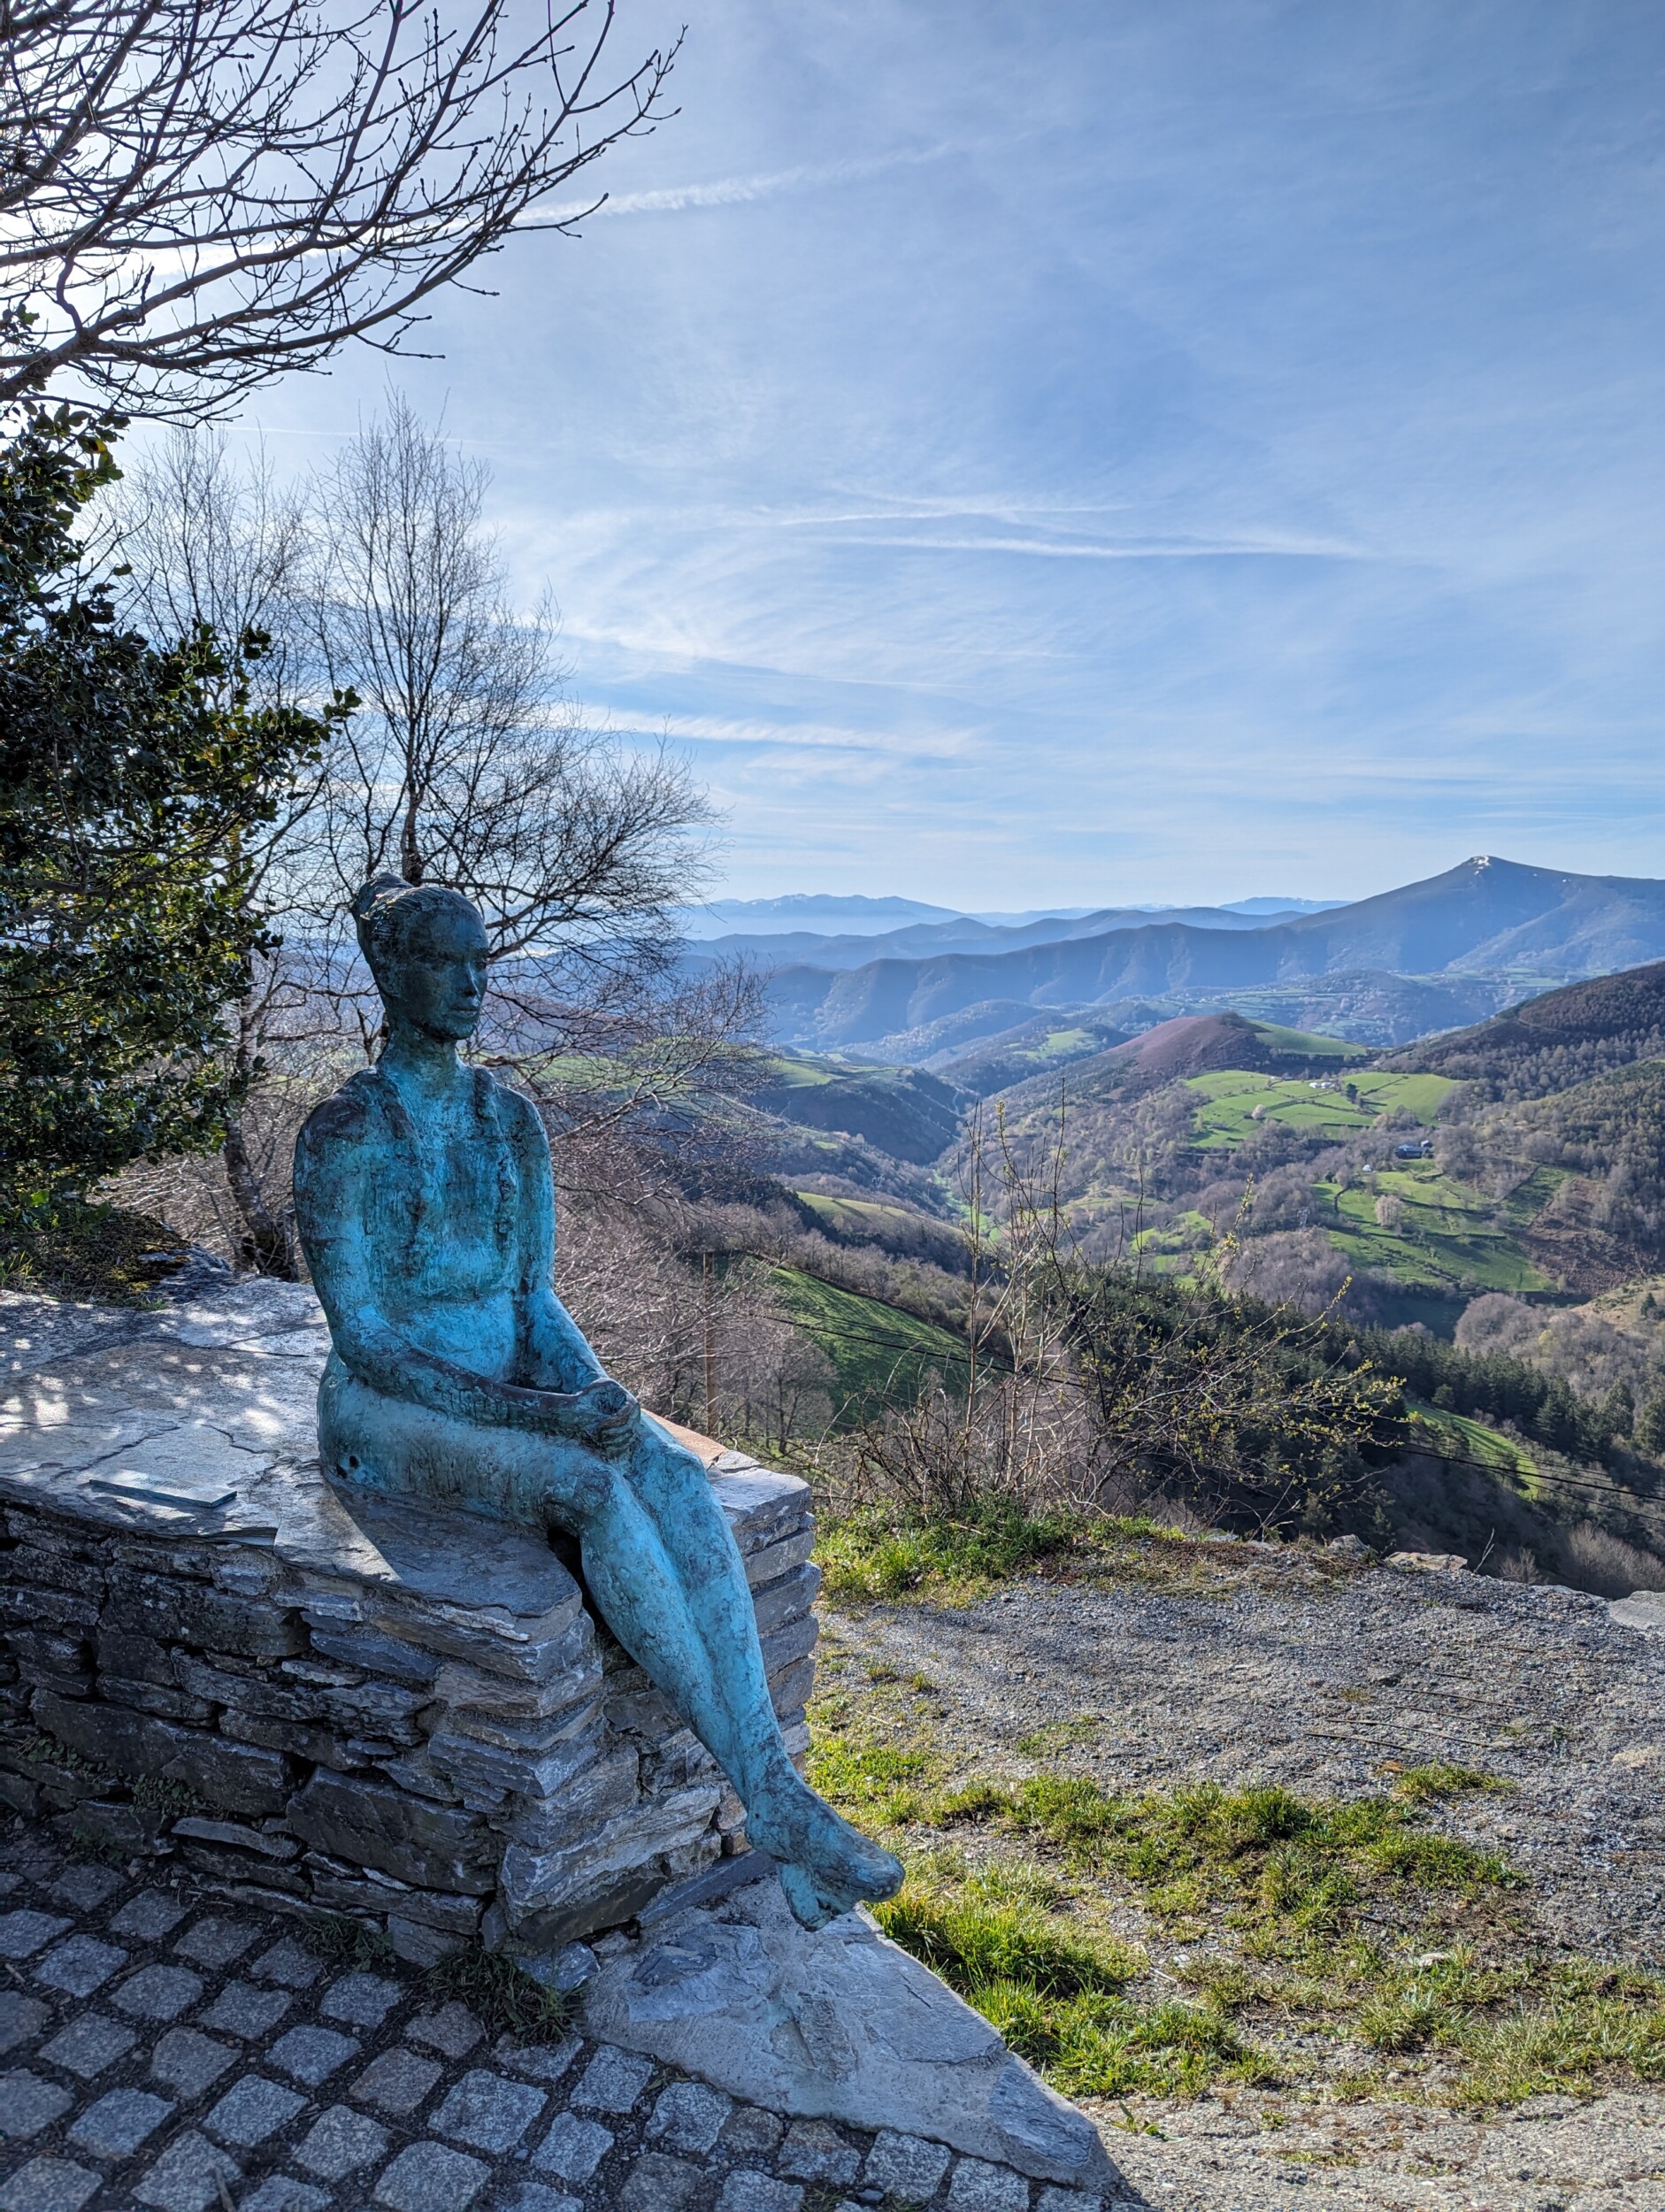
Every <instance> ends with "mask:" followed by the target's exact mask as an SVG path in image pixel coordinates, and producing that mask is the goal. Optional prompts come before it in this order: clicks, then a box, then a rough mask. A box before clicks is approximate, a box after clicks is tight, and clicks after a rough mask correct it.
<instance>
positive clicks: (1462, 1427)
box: [1405, 1398, 1538, 1478]
mask: <svg viewBox="0 0 1665 2212" xmlns="http://www.w3.org/2000/svg"><path fill="white" fill-rule="evenodd" d="M1405 1403H1406V1405H1407V1406H1408V1409H1410V1412H1411V1413H1412V1415H1413V1416H1414V1417H1415V1418H1416V1425H1417V1427H1418V1428H1419V1429H1427V1430H1431V1431H1432V1434H1431V1436H1430V1437H1429V1439H1428V1447H1429V1448H1430V1449H1431V1450H1432V1451H1436V1452H1438V1451H1442V1450H1443V1451H1445V1452H1447V1453H1449V1454H1450V1455H1451V1457H1452V1458H1453V1459H1468V1460H1474V1461H1477V1463H1479V1465H1481V1466H1482V1467H1492V1468H1495V1469H1496V1470H1497V1471H1498V1472H1499V1473H1500V1474H1505V1475H1518V1476H1521V1477H1523V1478H1525V1477H1531V1476H1533V1475H1535V1474H1536V1473H1537V1472H1538V1469H1537V1467H1536V1466H1535V1465H1534V1463H1533V1462H1532V1460H1531V1457H1530V1456H1529V1455H1528V1454H1527V1453H1526V1452H1525V1451H1524V1450H1523V1448H1521V1446H1520V1445H1518V1444H1517V1443H1515V1441H1514V1440H1513V1439H1512V1438H1510V1437H1507V1436H1505V1435H1504V1434H1503V1433H1502V1432H1501V1430H1500V1429H1493V1428H1488V1427H1487V1426H1486V1425H1485V1422H1484V1421H1477V1420H1475V1419H1474V1418H1473V1417H1471V1416H1470V1415H1469V1414H1466V1413H1448V1412H1447V1411H1446V1409H1445V1408H1444V1407H1443V1406H1431V1405H1429V1404H1428V1403H1427V1402H1425V1401H1424V1400H1423V1399H1421V1398H1407V1400H1406V1401H1405Z"/></svg>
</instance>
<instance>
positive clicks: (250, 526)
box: [103, 425, 309, 706]
mask: <svg viewBox="0 0 1665 2212" xmlns="http://www.w3.org/2000/svg"><path fill="white" fill-rule="evenodd" d="M111 513H112V516H113V518H114V521H113V526H112V531H111V542H110V544H109V546H108V548H107V549H103V550H106V551H107V553H108V554H109V556H110V557H119V560H120V562H121V565H122V566H123V567H124V568H125V569H126V571H127V574H126V575H125V577H123V578H121V579H120V580H119V604H120V605H121V606H122V609H123V611H124V613H126V614H127V616H128V617H129V618H130V619H132V620H133V621H134V623H135V624H136V625H137V626H138V627H139V628H140V629H142V631H143V632H144V633H145V634H146V635H147V636H148V637H152V638H180V637H188V636H189V634H191V632H192V631H193V630H196V629H198V628H201V627H206V628H209V629H211V630H212V631H213V632H214V634H215V635H216V636H218V637H220V638H224V639H226V640H228V641H233V640H236V639H239V638H242V637H244V636H246V635H248V634H249V633H250V632H253V633H257V634H259V635H260V636H261V637H263V638H264V639H265V641H266V643H265V650H264V651H263V652H262V654H261V657H260V659H259V660H258V662H257V664H255V666H254V668H253V669H252V670H251V671H250V677H251V682H252V686H253V687H254V689H255V691H256V693H257V695H258V697H259V698H260V700H261V703H263V704H271V705H274V706H276V705H285V704H288V703H290V702H292V701H294V700H295V699H296V698H298V697H301V696H303V695H305V693H306V692H307V690H308V688H309V676H308V670H307V666H306V658H307V642H308V639H307V630H306V626H305V621H304V612H305V595H306V588H307V576H308V546H309V533H308V523H307V513H306V501H305V498H304V496H303V493H302V492H301V490H300V489H299V488H297V487H295V486H294V485H291V484H285V483H284V482H282V481H281V480H280V478H279V476H278V473H277V472H276V470H275V469H274V468H273V467H272V462H271V459H270V457H269V456H268V455H267V454H266V452H265V449H264V447H262V448H260V449H257V452H256V453H255V455H254V457H253V458H252V460H251V461H249V463H248V464H246V465H245V464H244V463H242V461H241V460H240V459H239V458H238V457H237V456H236V455H235V454H234V451H233V449H232V447H231V444H230V442H229V440H228V439H227V438H226V434H224V432H221V431H213V430H197V431H191V430H187V429H185V428H183V427H181V426H177V425H176V426H174V427H173V428H172V429H171V430H169V431H168V432H167V434H165V436H164V437H163V438H161V439H160V440H158V441H157V443H156V444H155V445H153V446H151V447H150V449H148V450H147V451H146V452H144V453H142V455H141V456H140V457H139V458H138V459H137V460H135V461H131V462H129V463H128V464H127V467H126V468H125V469H124V471H123V472H122V480H121V482H120V484H119V486H118V487H117V495H116V497H115V499H114V500H113V501H112V502H111Z"/></svg>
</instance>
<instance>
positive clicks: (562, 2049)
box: [492, 2035, 584, 2081]
mask: <svg viewBox="0 0 1665 2212" xmlns="http://www.w3.org/2000/svg"><path fill="white" fill-rule="evenodd" d="M583 2047H584V2046H583V2043H582V2042H581V2041H580V2039H579V2038H578V2037H577V2036H576V2035H569V2036H567V2037H566V2038H565V2039H564V2040H563V2041H561V2042H559V2043H517V2042H515V2041H514V2040H513V2039H511V2038H510V2037H509V2036H506V2035H505V2036H503V2037H502V2038H501V2039H500V2040H499V2041H498V2042H497V2044H496V2046H495V2048H494V2049H493V2051H492V2056H493V2057H494V2058H495V2060H496V2061H497V2062H498V2064H499V2065H500V2066H512V2067H513V2069H514V2070H515V2071H516V2073H518V2074H530V2076H531V2077H532V2078H533V2081H559V2080H560V2078H561V2077H562V2075H563V2074H564V2073H565V2072H566V2070H567V2069H568V2068H569V2067H570V2066H571V2065H572V2061H573V2060H574V2059H575V2058H576V2057H577V2056H578V2055H579V2052H580V2051H581V2050H582V2049H583Z"/></svg>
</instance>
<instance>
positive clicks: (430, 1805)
mask: <svg viewBox="0 0 1665 2212" xmlns="http://www.w3.org/2000/svg"><path fill="white" fill-rule="evenodd" d="M198 1364H199V1365H200V1362H199V1363H198ZM192 1433H193V1432H191V1431H190V1430H188V1429H187V1430H186V1431H184V1432H180V1431H175V1432H173V1434H172V1436H171V1437H170V1438H169V1439H168V1441H169V1442H170V1443H171V1444H173V1446H174V1447H175V1450H174V1453H173V1466H174V1468H175V1469H176V1470H177V1469H178V1467H179V1466H180V1464H181V1461H180V1453H179V1451H178V1449H177V1447H178V1446H179V1445H180V1443H181V1442H187V1443H188V1440H189V1438H190V1436H191V1434H192ZM195 1433H196V1435H197V1436H198V1437H199V1439H200V1440H201V1445H202V1448H203V1453H204V1454H205V1455H206V1456H207V1457H209V1458H210V1459H211V1458H212V1457H213V1455H214V1450H215V1448H217V1447H218V1446H219V1443H220V1439H219V1438H218V1437H215V1436H214V1435H213V1434H212V1432H210V1431H204V1430H201V1429H199V1430H197V1431H196V1432H195ZM129 1456H131V1455H129ZM188 1457H189V1455H188V1453H187V1454H186V1463H188ZM112 1464H114V1463H112V1462H111V1460H110V1458H109V1457H108V1456H107V1455H106V1456H104V1457H103V1458H100V1459H96V1460H95V1461H94V1463H93V1467H92V1469H91V1470H88V1469H86V1468H83V1469H81V1470H75V1469H73V1468H64V1467H59V1468H57V1469H51V1470H50V1471H47V1472H46V1473H44V1474H43V1473H42V1472H41V1471H40V1470H39V1468H38V1467H36V1468H35V1469H30V1468H28V1467H23V1468H19V1469H17V1470H16V1471H7V1470H5V1469H4V1467H0V1499H3V1500H4V1538H3V1539H0V1624H3V1626H4V1656H0V1801H4V1803H6V1804H9V1805H10V1806H12V1807H13V1808H14V1809H16V1810H18V1811H20V1812H23V1813H25V1814H27V1815H30V1816H44V1817H48V1818H50V1819H51V1820H52V1821H53V1822H54V1824H56V1825H57V1826H58V1828H59V1829H60V1830H61V1831H62V1832H65V1833H66V1834H70V1835H76V1836H81V1837H82V1838H88V1837H91V1838H96V1839H103V1840H104V1842H105V1843H106V1844H108V1845H110V1846H113V1847H116V1848H119V1850H120V1851H121V1852H123V1853H127V1854H137V1855H145V1856H149V1855H164V1856H165V1855H172V1854H178V1855H179V1857H180V1859H182V1860H183V1861H184V1862H185V1863H186V1864H187V1865H188V1866H189V1867H190V1868H191V1869H192V1870H193V1871H194V1872H195V1873H196V1875H198V1876H199V1877H201V1878H205V1879H207V1880H208V1881H209V1882H211V1884H213V1885H215V1886H219V1887H220V1888H221V1889H223V1890H224V1891H226V1892H227V1893H230V1894H231V1895H233V1896H234V1897H236V1898H238V1899H240V1900H242V1901H244V1902H246V1903H249V1904H253V1905H266V1906H278V1907H286V1908H288V1909H291V1910H298V1911H302V1912H305V1913H330V1914H342V1915H347V1916H351V1917H353V1918H355V1919H357V1920H360V1921H364V1922H367V1923H371V1924H374V1925H376V1926H377V1927H379V1928H381V1929H383V1930H385V1931H386V1932H387V1935H388V1936H389V1937H390V1938H391V1939H392V1940H393V1943H394V1945H395V1948H396V1949H397V1950H398V1951H399V1952H400V1954H401V1955H403V1956H404V1957H406V1958H409V1959H411V1960H413V1961H416V1962H428V1961H431V1960H433V1959H434V1958H436V1957H438V1956H440V1955H443V1954H444V1953H445V1952H447V1951H448V1950H450V1949H454V1948H456V1947H458V1946H460V1945H462V1944H464V1943H468V1942H472V1941H475V1940H480V1941H484V1942H485V1943H486V1944H487V1946H488V1947H492V1948H506V1949H508V1950H510V1952H512V1953H514V1954H516V1955H521V1956H525V1957H528V1958H533V1959H535V1958H538V1957H540V1956H545V1955H549V1954H550V1953H552V1952H554V1951H556V1950H558V1948H559V1947H561V1946H562V1945H563V1944H564V1943H567V1942H569V1941H571V1940H572V1939H576V1938H578V1937H581V1936H584V1935H587V1934H589V1933H591V1932H595V1931H597V1930H599V1929H602V1928H606V1927H609V1926H612V1925H616V1924H619V1923H621V1922H623V1921H625V1920H627V1919H629V1918H631V1917H632V1916H633V1915H634V1914H635V1913H636V1912H637V1911H638V1910H639V1909H641V1907H642V1906H643V1905H644V1904H646V1903H647V1902H648V1900H649V1899H651V1898H652V1897H653V1896H655V1895H656V1893H659V1892H661V1891H663V1890H664V1888H665V1887H666V1886H668V1885H671V1884H674V1883H677V1882H679V1881H680V1880H683V1879H685V1878H687V1877H689V1876H693V1875H695V1874H698V1873H700V1872H701V1871H702V1870H705V1869H709V1868H713V1867H714V1866H715V1864H716V1863H717V1861H718V1860H719V1859H720V1858H722V1857H723V1856H725V1855H729V1856H733V1855H737V1854H739V1853H740V1852H743V1851H744V1850H745V1848H746V1846H745V1839H744V1834H743V1829H742V1824H741V1814H740V1806H739V1803H738V1801H737V1800H736V1799H735V1798H734V1795H733V1792H732V1791H731V1790H730V1789H728V1787H727V1786H726V1784H725V1782H724V1780H723V1778H722V1777H721V1775H720V1774H719V1773H718V1771H717V1768H716V1767H715V1765H714V1763H712V1761H711V1760H710V1756H709V1755H708V1754H707V1753H706V1752H705V1751H704V1750H703V1748H702V1746H701V1745H700V1744H699V1743H698V1742H697V1741H696V1740H695V1739H694V1736H693V1735H692V1734H691V1733H690V1732H688V1731H687V1729H686V1728H684V1727H682V1726H680V1725H679V1722H678V1720H677V1717H676V1716H675V1714H674V1713H673V1712H671V1710H670V1709H669V1708H668V1707H667V1706H666V1704H665V1703H664V1701H663V1700H662V1699H661V1698H660V1697H659V1696H658V1695H657V1694H656V1693H655V1691H654V1690H653V1688H652V1686H651V1685H650V1684H649V1683H648V1680H647V1678H646V1677H645V1676H644V1675H643V1674H642V1673H641V1671H640V1670H639V1669H637V1668H636V1667H635V1666H633V1664H632V1663H630V1662H629V1661H628V1660H627V1658H626V1657H625V1654H624V1653H623V1652H622V1651H621V1650H620V1648H619V1647H618V1645H617V1644H616V1643H614V1642H613V1641H612V1640H611V1639H610V1637H609V1636H607V1635H606V1633H605V1632H604V1631H598V1629H597V1626H596V1624H595V1621H594V1619H593V1618H592V1617H591V1615H590V1613H589V1612H588V1611H587V1609H586V1607H585V1604H584V1601H583V1597H582V1594H581V1592H580V1590H579V1586H578V1584H577V1582H576V1581H575V1580H574V1578H573V1576H572V1573H571V1572H569V1571H568V1569H567V1567H566V1566H564V1564H563V1563H562V1562H561V1560H560V1559H558V1558H557V1557H556V1555H555V1554H554V1553H553V1552H552V1551H551V1550H549V1548H548V1547H546V1546H544V1545H542V1544H541V1543H538V1542H537V1541H535V1540H533V1539H532V1538H530V1537H527V1536H523V1535H521V1534H519V1533H518V1532H512V1531H508V1530H503V1529H500V1528H497V1527H496V1526H495V1525H492V1524H490V1523H485V1522H481V1521H480V1520H478V1519H476V1518H474V1517H469V1516H463V1515H446V1514H441V1513H437V1512H434V1511H430V1510H427V1509H420V1508H412V1507H408V1506H403V1505H395V1504H393V1503H391V1502H387V1501H380V1500H369V1499H355V1498H353V1497H352V1496H351V1495H350V1494H349V1493H347V1492H345V1491H344V1490H343V1488H342V1487H341V1486H330V1485H326V1484H325V1483H324V1481H323V1479H322V1478H321V1476H320V1475H319V1473H318V1470H317V1468H316V1465H312V1466H310V1467H309V1466H306V1465H303V1464H298V1463H294V1462H288V1461H278V1462H275V1463H273V1462H267V1463H265V1466H264V1467H263V1468H262V1469H261V1470H260V1471H259V1474H258V1479H257V1480H256V1481H253V1482H247V1481H246V1482H245V1483H244V1485H243V1486H242V1489H241V1491H240V1493H239V1495H238V1499H237V1504H236V1508H235V1510H234V1514H233V1515H232V1517H230V1519H229V1520H226V1517H224V1516H222V1517H221V1519H222V1521H223V1522H224V1525H221V1526H219V1527H218V1528H216V1529H215V1530H213V1531H212V1532H211V1534H210V1533H206V1532H205V1517H204V1514H203V1513H198V1512H193V1511H184V1512H181V1513H179V1514H176V1516H175V1521H176V1523H177V1525H175V1526H174V1527H173V1529H172V1530H171V1531H169V1532H165V1533H155V1532H152V1531H151V1529H150V1526H149V1524H150V1523H152V1522H155V1521H157V1519H158V1517H160V1518H161V1519H162V1520H163V1521H165V1520H166V1517H167V1516H168V1514H169V1512H170V1510H171V1509H170V1508H169V1507H168V1506H167V1505H166V1504H165V1503H157V1502H156V1501H157V1498H158V1497H160V1496H161V1495H162V1494H161V1493H160V1492H158V1491H157V1489H156V1488H155V1486H154V1485H155V1482H156V1479H157V1478H156V1477H155V1475H154V1471H152V1473H151V1475H150V1477H148V1478H147V1475H146V1472H145V1470H144V1469H143V1468H142V1467H141V1468H140V1469H139V1470H138V1471H137V1473H136V1474H135V1473H134V1472H132V1471H125V1472H124V1471H123V1470H124V1469H125V1468H126V1463H125V1462H123V1463H121V1466H120V1467H119V1469H118V1472H117V1475H116V1479H115V1480H114V1481H111V1480H108V1479H106V1480H104V1481H103V1482H102V1483H101V1482H100V1481H98V1480H97V1479H96V1473H97V1471H99V1470H104V1471H106V1472H107V1471H108V1470H109V1469H110V1468H111V1465H112ZM171 1479H173V1481H174V1482H175V1483H176V1485H177V1484H178V1483H179V1482H180V1480H181V1479H183V1478H182V1477H181V1476H180V1474H179V1473H177V1472H175V1473H174V1474H173V1476H172V1478H171ZM712 1479H713V1481H714V1484H715V1486H716V1487H717V1492H718V1494H719V1496H720V1497H721V1499H722V1502H723V1503H724V1506H725V1510H726V1512H727V1514H728V1517H729V1520H730V1524H731V1525H732V1527H733V1531H734V1533H735V1537H736V1539H737V1541H738V1542H739V1545H740V1550H741V1552H742V1554H743V1555H744V1557H745V1560H746V1564H747V1571H748V1577H749V1578H750V1580H751V1583H752V1586H753V1589H754V1593H755V1595H756V1606H757V1615H758V1622H759V1626H760V1629H761V1631H762V1632H763V1641H764V1655H765V1659H766V1661H767V1663H768V1666H769V1671H770V1679H771V1689H772V1691H773V1694H774V1697H775V1701H776V1706H777V1709H778V1710H779V1712H780V1714H781V1716H782V1717H783V1721H784V1722H785V1724H786V1729H787V1733H788V1740H789V1741H790V1742H792V1744H793V1746H794V1750H799V1751H801V1750H802V1746H803V1743H804V1741H805V1740H806V1739H805V1734H804V1730H803V1725H802V1711H803V1705H804V1701H805V1699H806V1697H807V1695H808V1692H809V1683H810V1678H811V1674H812V1671H813V1660H812V1657H811V1653H812V1649H813V1646H814V1642H815V1634H816V1630H815V1623H814V1619H813V1617H812V1615H811V1611H810V1607H811V1603H812V1601H813V1598H814V1595H815V1590H816V1586H817V1580H818V1577H817V1571H816V1570H815V1568H814V1567H813V1565H812V1564H811V1563H810V1561H809V1551H810V1546H811V1540H812V1529H811V1524H810V1519H809V1511H808V1504H809V1497H808V1492H807V1490H806V1489H805V1486H803V1485H802V1483H800V1482H798V1481H796V1480H795V1479H792V1478H790V1477H786V1476H782V1475H778V1474H774V1473H771V1471H768V1470H765V1469H763V1468H760V1467H757V1466H756V1463H753V1462H750V1461H748V1460H746V1459H744V1458H743V1457H742V1456H740V1455H733V1454H730V1455H726V1456H725V1459H724V1460H722V1461H721V1462H719V1463H718V1464H717V1469H716V1471H714V1472H713V1476H712ZM147 1483H149V1485H150V1486H149V1487H147ZM125 1484H131V1485H133V1486H134V1489H133V1492H132V1494H131V1499H130V1498H129V1496H127V1495H122V1494H119V1493H120V1492H121V1491H122V1489H123V1486H124V1485H125ZM197 1487H198V1488H199V1489H200V1488H202V1487H203V1486H201V1485H198V1486H197ZM210 1487H211V1485H210ZM238 1515H241V1516H242V1522H241V1525H237V1516H238ZM213 1519H214V1516H213V1514H211V1513H208V1514H206V1520H207V1521H212V1520H213ZM260 1523H265V1524H267V1525H265V1526H264V1527H263V1526H261V1525H257V1524H260ZM735 1871H736V1872H739V1871H740V1870H739V1869H736V1870H735Z"/></svg>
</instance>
